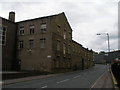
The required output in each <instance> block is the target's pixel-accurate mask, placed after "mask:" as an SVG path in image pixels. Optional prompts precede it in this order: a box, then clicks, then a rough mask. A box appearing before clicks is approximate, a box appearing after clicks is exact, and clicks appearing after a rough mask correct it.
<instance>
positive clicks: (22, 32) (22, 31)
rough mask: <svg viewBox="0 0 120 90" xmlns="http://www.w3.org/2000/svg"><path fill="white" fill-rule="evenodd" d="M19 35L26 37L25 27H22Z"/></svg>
mask: <svg viewBox="0 0 120 90" xmlns="http://www.w3.org/2000/svg"><path fill="white" fill-rule="evenodd" d="M19 35H24V27H20V29H19Z"/></svg>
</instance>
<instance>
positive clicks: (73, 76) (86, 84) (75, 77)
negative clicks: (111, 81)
mask: <svg viewBox="0 0 120 90" xmlns="http://www.w3.org/2000/svg"><path fill="white" fill-rule="evenodd" d="M107 70H108V66H107V65H96V66H94V67H92V68H90V69H86V70H83V71H75V72H69V73H64V74H59V75H56V76H52V77H48V78H42V79H38V80H31V81H26V82H20V83H15V84H9V85H5V86H3V88H35V90H39V89H42V88H90V87H91V86H92V85H93V84H94V83H95V81H96V80H97V79H98V78H99V77H100V76H101V75H103V73H105V72H106V71H107Z"/></svg>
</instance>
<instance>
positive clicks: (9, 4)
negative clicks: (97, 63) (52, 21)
mask: <svg viewBox="0 0 120 90" xmlns="http://www.w3.org/2000/svg"><path fill="white" fill-rule="evenodd" d="M10 11H15V13H16V21H22V20H26V19H32V18H37V17H43V16H49V15H54V14H58V13H61V12H65V14H66V17H67V19H68V21H69V23H70V25H71V28H72V30H73V40H75V41H77V42H78V43H80V44H82V45H83V46H84V47H85V48H89V49H93V50H94V51H97V52H99V51H107V49H108V48H107V35H106V34H102V35H101V36H98V35H96V34H97V33H109V35H110V48H111V51H113V50H118V0H0V16H1V17H4V18H8V14H9V12H10Z"/></svg>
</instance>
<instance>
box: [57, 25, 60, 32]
mask: <svg viewBox="0 0 120 90" xmlns="http://www.w3.org/2000/svg"><path fill="white" fill-rule="evenodd" d="M57 32H58V33H60V25H58V26H57Z"/></svg>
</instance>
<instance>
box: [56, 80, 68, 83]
mask: <svg viewBox="0 0 120 90" xmlns="http://www.w3.org/2000/svg"><path fill="white" fill-rule="evenodd" d="M68 80H70V79H65V80H62V81H59V82H57V83H62V82H66V81H68Z"/></svg>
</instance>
